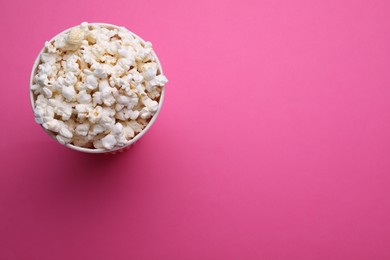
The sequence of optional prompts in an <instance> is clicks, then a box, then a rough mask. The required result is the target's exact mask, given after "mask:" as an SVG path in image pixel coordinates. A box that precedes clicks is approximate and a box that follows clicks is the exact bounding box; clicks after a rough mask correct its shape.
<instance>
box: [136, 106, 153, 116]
mask: <svg viewBox="0 0 390 260" xmlns="http://www.w3.org/2000/svg"><path fill="white" fill-rule="evenodd" d="M139 116H140V117H141V118H142V119H149V118H150V117H151V116H152V114H151V113H150V111H149V110H148V109H147V108H146V107H144V108H143V109H142V110H141V112H140V114H139Z"/></svg>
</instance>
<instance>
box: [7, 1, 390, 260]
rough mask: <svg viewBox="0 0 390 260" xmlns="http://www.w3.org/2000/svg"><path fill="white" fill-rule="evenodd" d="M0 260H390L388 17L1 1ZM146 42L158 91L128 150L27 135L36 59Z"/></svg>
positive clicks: (295, 5)
mask: <svg viewBox="0 0 390 260" xmlns="http://www.w3.org/2000/svg"><path fill="white" fill-rule="evenodd" d="M0 10H1V12H2V15H1V16H0V33H1V35H2V36H1V41H0V50H1V58H2V61H1V63H0V71H1V75H2V84H1V86H2V87H1V88H0V96H1V102H0V106H1V109H0V118H1V127H0V134H1V137H2V141H1V146H0V152H1V157H0V158H1V159H0V162H1V164H0V259H4V260H30V259H31V260H35V259H36V260H46V259H48V260H49V259H50V260H52V259H57V260H62V259H64V260H65V259H83V260H84V259H93V260H106V259H123V260H125V259H126V260H128V259H137V260H155V259H167V260H174V259H178V260H184V259H185V260H199V259H202V260H208V259H210V260H215V259H218V260H219V259H221V260H236V259H240V260H244V259H248V260H252V259H267V260H285V259H290V260H295V259H296V260H313V259H316V260H330V259H340V260H346V259H347V260H366V259H367V260H372V259H375V260H387V259H390V247H389V245H390V222H389V219H390V189H389V186H390V159H389V158H390V102H389V100H390V87H389V86H390V73H389V68H390V48H389V46H390V34H389V32H390V18H389V17H390V16H389V12H390V2H389V1H379V0H378V1H362V0H360V1H348V0H337V1H336V0H330V1H329V0H326V1H325V0H317V1H305V0H297V1H289V0H284V1H281V0H276V1H263V0H260V1H249V0H240V1H236V0H232V1H217V0H208V1H203V0H199V1H187V0H184V1H173V0H172V1H91V0H86V1H76V0H69V1H43V0H36V1H21V0H12V1H1V2H0ZM83 21H88V22H107V23H112V24H117V25H122V26H125V27H127V28H128V29H130V30H131V31H133V32H135V33H136V34H138V35H140V36H141V37H142V38H144V39H146V40H149V41H151V42H152V43H153V44H154V49H155V51H156V53H157V55H158V56H159V58H160V60H161V63H162V65H163V68H164V72H165V74H166V75H167V77H168V79H169V83H168V84H167V86H166V95H165V101H164V105H163V109H162V111H161V114H160V115H159V118H158V119H157V121H156V123H155V125H153V127H152V128H151V130H150V131H149V132H148V133H147V134H146V135H145V136H144V137H143V138H142V140H141V141H140V142H139V143H137V145H136V146H134V147H133V148H132V149H131V150H129V151H127V152H125V153H122V154H119V155H116V156H106V155H88V154H82V153H78V152H75V151H72V150H70V149H67V148H64V147H62V146H61V145H59V144H57V143H56V142H55V141H53V140H51V139H50V138H49V137H48V136H47V135H46V134H45V133H44V132H43V131H42V129H41V128H40V127H39V125H37V124H36V123H35V122H34V120H33V113H32V111H31V106H30V103H29V102H30V101H29V89H28V88H29V85H28V82H29V75H30V71H31V68H32V65H33V62H34V59H35V58H36V55H37V54H38V52H39V50H40V49H41V48H42V46H43V44H44V42H45V41H46V40H48V39H50V38H51V37H52V36H54V35H55V34H57V33H58V32H60V31H62V30H64V29H66V28H68V27H71V26H74V25H77V24H79V23H81V22H83Z"/></svg>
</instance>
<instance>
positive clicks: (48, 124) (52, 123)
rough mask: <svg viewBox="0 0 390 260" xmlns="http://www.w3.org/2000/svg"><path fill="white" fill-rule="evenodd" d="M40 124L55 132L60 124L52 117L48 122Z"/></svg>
mask: <svg viewBox="0 0 390 260" xmlns="http://www.w3.org/2000/svg"><path fill="white" fill-rule="evenodd" d="M42 126H43V127H44V128H46V129H47V130H50V131H53V132H55V133H57V132H58V131H60V130H61V124H60V122H59V121H58V120H56V119H53V120H51V121H48V122H46V123H44V124H42Z"/></svg>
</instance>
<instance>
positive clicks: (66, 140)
mask: <svg viewBox="0 0 390 260" xmlns="http://www.w3.org/2000/svg"><path fill="white" fill-rule="evenodd" d="M56 139H57V141H58V142H59V143H60V144H68V143H70V141H71V140H72V139H71V138H67V137H65V136H62V135H56Z"/></svg>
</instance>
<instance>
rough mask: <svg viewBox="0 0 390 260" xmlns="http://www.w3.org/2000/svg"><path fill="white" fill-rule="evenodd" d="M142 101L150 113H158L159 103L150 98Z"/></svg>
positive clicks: (144, 98) (145, 97)
mask: <svg viewBox="0 0 390 260" xmlns="http://www.w3.org/2000/svg"><path fill="white" fill-rule="evenodd" d="M141 101H142V103H143V104H144V105H145V106H146V108H147V109H148V110H149V111H151V112H153V113H154V112H156V111H157V109H158V102H157V101H155V100H152V99H150V98H149V97H148V96H144V97H142V99H141Z"/></svg>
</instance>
